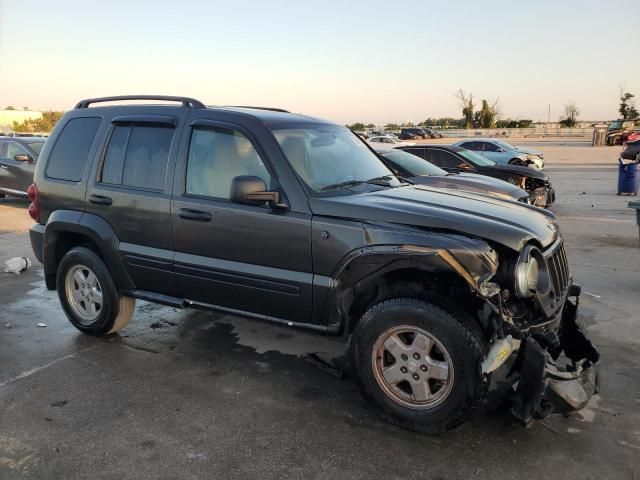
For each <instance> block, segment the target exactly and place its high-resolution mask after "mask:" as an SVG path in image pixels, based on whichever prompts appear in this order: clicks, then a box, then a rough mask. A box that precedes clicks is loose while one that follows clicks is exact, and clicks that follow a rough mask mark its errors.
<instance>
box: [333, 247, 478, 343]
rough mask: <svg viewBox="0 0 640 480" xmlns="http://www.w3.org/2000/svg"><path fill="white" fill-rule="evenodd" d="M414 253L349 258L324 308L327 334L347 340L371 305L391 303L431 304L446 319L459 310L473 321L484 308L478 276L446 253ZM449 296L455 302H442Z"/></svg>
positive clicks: (374, 251) (387, 251)
mask: <svg viewBox="0 0 640 480" xmlns="http://www.w3.org/2000/svg"><path fill="white" fill-rule="evenodd" d="M416 248H417V249H418V250H419V251H416V250H412V249H411V246H407V245H397V246H378V247H370V248H366V249H360V250H358V251H357V252H352V254H350V255H348V256H347V258H345V260H344V261H343V262H342V265H341V266H340V267H339V270H338V272H337V274H336V276H334V280H333V282H332V288H331V291H330V293H329V295H328V298H327V300H326V303H325V308H324V311H325V318H328V323H329V325H330V328H331V326H333V330H334V331H335V332H336V333H339V334H341V335H342V336H343V337H347V336H348V335H350V334H351V333H352V332H353V330H354V328H355V326H356V324H357V323H358V321H359V319H360V317H361V316H362V314H364V312H365V311H366V310H367V308H368V307H369V306H370V305H371V304H373V303H377V302H379V301H383V300H386V299H389V298H394V297H412V298H423V299H424V298H430V299H431V300H432V301H434V302H436V303H438V304H440V305H441V306H442V308H443V309H445V310H449V311H450V312H451V313H454V312H455V311H456V310H458V311H459V309H460V308H462V309H464V310H466V312H467V313H469V314H471V316H472V317H473V318H476V317H477V315H475V313H477V309H478V308H482V304H483V303H484V300H483V299H482V298H481V296H479V295H477V289H478V284H477V281H478V280H477V278H478V276H477V275H472V274H471V273H470V272H469V271H468V269H467V268H466V267H464V266H463V265H462V264H461V263H460V262H459V261H458V260H457V259H456V257H455V256H453V255H452V254H451V252H450V251H449V250H447V249H445V248H435V247H434V248H423V247H416ZM478 253H481V252H480V251H478ZM451 295H455V296H456V298H457V300H456V302H447V301H446V298H447V297H449V296H451Z"/></svg>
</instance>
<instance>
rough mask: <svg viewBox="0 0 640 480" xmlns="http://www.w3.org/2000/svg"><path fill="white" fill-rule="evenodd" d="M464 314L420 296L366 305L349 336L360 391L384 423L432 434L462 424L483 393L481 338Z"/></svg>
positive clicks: (473, 409)
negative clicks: (458, 315) (366, 308)
mask: <svg viewBox="0 0 640 480" xmlns="http://www.w3.org/2000/svg"><path fill="white" fill-rule="evenodd" d="M469 322H470V320H466V319H464V320H463V319H459V318H456V317H454V316H452V315H451V314H449V313H447V312H445V311H444V310H442V309H441V308H439V307H437V306H435V305H433V304H430V303H427V302H425V301H421V300H416V299H409V298H398V299H392V300H387V301H384V302H382V303H379V304H377V305H375V306H373V307H371V308H370V309H369V310H368V311H367V312H366V313H365V314H364V315H363V317H362V319H361V320H360V322H359V323H358V325H357V327H356V329H355V331H354V333H353V337H352V343H351V356H352V362H353V364H354V367H355V370H356V372H357V374H358V384H359V387H360V390H361V391H362V393H363V395H364V396H365V398H366V399H367V400H369V401H370V402H371V403H372V404H373V406H374V407H375V408H376V409H377V410H378V411H379V412H380V413H381V414H382V416H383V417H385V418H386V419H387V420H388V421H390V422H391V423H394V424H398V425H400V426H402V427H404V428H407V429H410V430H415V431H420V432H425V433H440V432H444V431H446V430H450V429H452V428H455V427H456V426H458V425H460V424H462V423H464V422H465V421H466V420H467V419H468V418H469V417H470V416H471V414H472V413H473V412H474V411H475V410H476V409H477V408H478V406H479V405H481V404H482V402H483V401H484V399H485V396H486V393H487V390H488V387H489V378H488V377H487V376H485V375H483V374H482V373H481V368H480V364H481V362H482V359H483V357H484V353H483V352H484V347H483V346H484V344H485V342H484V340H483V338H482V334H481V333H480V332H479V330H478V329H477V328H474V326H473V325H472V324H471V323H469Z"/></svg>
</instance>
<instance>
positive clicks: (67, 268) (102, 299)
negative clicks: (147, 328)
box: [56, 247, 136, 336]
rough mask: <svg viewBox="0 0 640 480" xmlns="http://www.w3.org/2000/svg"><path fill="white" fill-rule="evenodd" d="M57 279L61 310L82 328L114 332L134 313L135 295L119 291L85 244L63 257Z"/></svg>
mask: <svg viewBox="0 0 640 480" xmlns="http://www.w3.org/2000/svg"><path fill="white" fill-rule="evenodd" d="M56 283H57V286H58V297H59V299H60V304H61V305H62V308H63V310H64V313H65V314H66V315H67V318H68V319H69V321H70V322H71V323H72V324H73V326H74V327H76V328H77V329H78V330H80V331H81V332H84V333H88V334H90V335H97V336H102V335H107V334H109V333H113V332H117V331H118V330H121V329H122V328H124V327H125V326H126V325H127V324H128V323H129V320H130V319H131V317H132V315H133V310H134V308H135V302H136V301H135V299H133V298H130V297H124V296H121V295H120V294H119V292H118V291H117V289H116V287H115V284H114V283H113V279H112V278H111V274H110V273H109V270H108V269H107V267H106V265H105V264H104V262H103V261H102V259H101V258H100V257H99V256H98V255H96V254H95V253H94V252H93V251H91V250H89V249H88V248H84V247H75V248H73V249H71V250H69V251H68V252H67V253H66V254H65V255H64V257H62V260H61V261H60V265H58V272H57V275H56Z"/></svg>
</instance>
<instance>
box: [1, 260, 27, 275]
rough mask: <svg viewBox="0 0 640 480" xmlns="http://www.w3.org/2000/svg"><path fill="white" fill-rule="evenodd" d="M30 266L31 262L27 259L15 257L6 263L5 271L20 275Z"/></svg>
mask: <svg viewBox="0 0 640 480" xmlns="http://www.w3.org/2000/svg"><path fill="white" fill-rule="evenodd" d="M30 266H31V260H29V259H28V258H27V257H13V258H10V259H9V260H7V261H6V262H4V271H5V272H7V273H15V274H17V275H20V272H24V271H25V270H26V269H27V268H29V267H30Z"/></svg>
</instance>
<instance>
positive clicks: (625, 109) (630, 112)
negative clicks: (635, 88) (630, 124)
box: [618, 90, 639, 120]
mask: <svg viewBox="0 0 640 480" xmlns="http://www.w3.org/2000/svg"><path fill="white" fill-rule="evenodd" d="M634 97H635V95H634V94H632V93H629V92H625V93H622V90H620V108H619V109H618V111H619V112H620V115H621V116H622V120H637V119H638V116H639V115H638V110H636V105H635V102H634V101H633V98H634Z"/></svg>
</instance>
